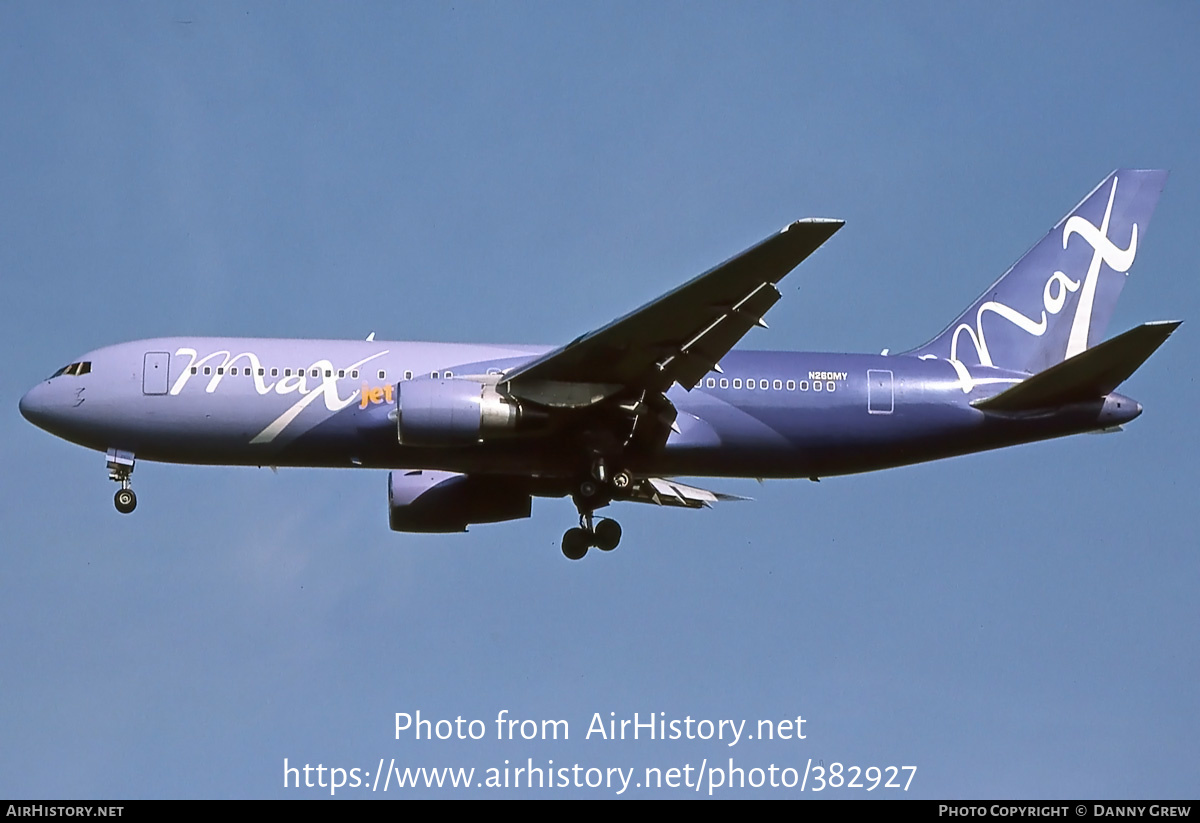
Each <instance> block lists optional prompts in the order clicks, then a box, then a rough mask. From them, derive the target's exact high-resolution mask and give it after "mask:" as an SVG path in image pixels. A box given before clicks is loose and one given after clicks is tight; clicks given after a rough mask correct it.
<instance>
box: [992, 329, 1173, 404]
mask: <svg viewBox="0 0 1200 823" xmlns="http://www.w3.org/2000/svg"><path fill="white" fill-rule="evenodd" d="M1180 322H1181V321H1178V320H1164V321H1158V322H1154V323H1145V324H1143V325H1141V326H1138V327H1137V328H1133V329H1130V330H1129V331H1127V332H1125V333H1124V334H1120V335H1117V336H1116V337H1114V338H1113V339H1112V340H1106V341H1105V342H1103V343H1101V344H1100V345H1098V346H1096V347H1094V348H1090V349H1085V350H1084V351H1082V352H1080V353H1079V354H1077V355H1075V356H1074V357H1071V358H1069V359H1067V360H1064V361H1063V362H1061V363H1058V364H1056V365H1054V366H1051V367H1050V368H1048V369H1046V370H1045V371H1042V372H1038V373H1037V374H1035V375H1034V376H1033V377H1030V378H1028V379H1026V380H1023V381H1021V382H1020V383H1018V384H1017V385H1015V386H1013V387H1012V388H1011V389H1007V390H1005V391H1002V392H1000V393H999V394H997V395H994V396H993V397H989V398H987V399H986V400H979V401H976V402H974V403H972V404H971V405H973V406H974V407H975V408H977V409H980V410H982V411H991V412H1022V411H1030V410H1033V409H1046V408H1053V407H1056V406H1065V405H1068V404H1070V403H1082V402H1086V401H1088V400H1099V399H1101V398H1103V397H1105V396H1107V395H1108V394H1109V393H1111V392H1112V391H1114V390H1115V389H1116V388H1117V386H1119V385H1121V384H1122V383H1123V382H1125V381H1126V380H1127V379H1128V378H1129V376H1130V375H1132V374H1133V373H1134V372H1135V371H1137V370H1138V368H1139V367H1140V366H1141V365H1142V364H1143V363H1145V362H1146V359H1147V358H1149V357H1150V355H1152V354H1154V352H1155V351H1156V350H1157V349H1158V347H1159V346H1161V345H1162V344H1163V343H1164V342H1165V341H1166V339H1167V338H1168V337H1170V336H1171V332H1173V331H1175V329H1177V328H1179V324H1180Z"/></svg>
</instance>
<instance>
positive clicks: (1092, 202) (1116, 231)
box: [908, 169, 1167, 373]
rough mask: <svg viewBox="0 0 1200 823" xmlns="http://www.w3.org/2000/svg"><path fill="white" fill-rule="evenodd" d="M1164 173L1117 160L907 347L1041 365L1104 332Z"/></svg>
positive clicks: (975, 360) (1005, 364) (973, 359)
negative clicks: (956, 312)
mask: <svg viewBox="0 0 1200 823" xmlns="http://www.w3.org/2000/svg"><path fill="white" fill-rule="evenodd" d="M1166 182H1167V173H1166V172H1165V171H1160V170H1136V169H1118V170H1117V171H1114V172H1113V173H1112V174H1110V175H1109V176H1108V177H1106V178H1104V180H1103V181H1102V182H1101V183H1100V185H1098V186H1097V187H1096V188H1095V189H1093V190H1092V192H1091V194H1089V195H1088V196H1087V197H1085V198H1083V201H1082V202H1081V203H1080V204H1079V205H1078V206H1076V207H1075V208H1074V209H1072V210H1071V212H1070V213H1069V214H1068V215H1067V216H1066V217H1064V218H1063V219H1062V220H1060V221H1059V222H1058V224H1057V225H1056V226H1055V227H1054V228H1053V229H1051V230H1050V233H1049V234H1047V235H1046V236H1045V237H1044V238H1042V240H1041V242H1039V243H1038V244H1037V245H1036V246H1034V247H1033V248H1032V249H1030V250H1029V251H1028V252H1026V253H1025V256H1024V257H1022V258H1021V259H1020V260H1018V261H1017V262H1016V263H1014V264H1013V266H1012V268H1010V269H1009V270H1008V271H1006V272H1005V273H1004V274H1003V275H1002V276H1001V277H1000V279H999V280H997V281H996V282H995V283H993V284H992V286H991V288H989V289H988V290H987V291H986V292H984V293H983V294H982V295H980V297H979V299H978V300H976V301H975V303H974V304H972V305H971V307H970V308H968V309H967V310H966V311H965V312H963V313H962V315H961V316H960V317H959V318H958V319H957V320H955V321H954V322H953V323H951V324H950V325H949V326H948V327H946V329H945V330H944V331H943V332H942V333H941V334H939V335H938V336H937V337H935V338H934V339H933V340H931V341H929V342H928V343H926V344H925V345H924V346H921V347H920V348H917V349H914V350H912V351H911V352H908V354H915V355H919V356H929V355H932V356H935V357H941V358H944V359H948V360H958V361H961V362H962V363H964V364H966V365H968V366H972V365H984V366H999V367H1001V368H1006V369H1012V370H1015V371H1025V372H1030V373H1037V372H1040V371H1043V370H1045V369H1047V368H1049V367H1050V366H1053V365H1054V364H1055V363H1061V362H1062V361H1063V360H1065V359H1067V358H1068V357H1073V356H1074V355H1077V354H1079V353H1080V352H1082V351H1084V350H1085V349H1087V348H1088V347H1089V346H1094V345H1096V343H1098V342H1099V341H1100V340H1102V339H1103V337H1104V330H1105V328H1106V327H1107V326H1108V321H1109V319H1110V318H1111V317H1112V312H1113V308H1114V307H1115V306H1116V304H1117V298H1118V297H1119V296H1120V294H1121V288H1122V286H1124V285H1125V277H1126V275H1127V274H1128V272H1129V269H1130V267H1131V266H1132V265H1133V259H1134V257H1135V256H1136V255H1137V250H1138V243H1139V242H1141V240H1142V239H1143V238H1144V236H1145V233H1146V226H1147V225H1148V224H1149V222H1150V215H1151V214H1153V213H1154V206H1155V204H1156V203H1157V202H1158V196H1159V195H1160V194H1162V190H1163V186H1164V185H1166Z"/></svg>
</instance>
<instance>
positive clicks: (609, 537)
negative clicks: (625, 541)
mask: <svg viewBox="0 0 1200 823" xmlns="http://www.w3.org/2000/svg"><path fill="white" fill-rule="evenodd" d="M620 542H621V524H620V523H618V522H617V521H616V520H609V519H608V518H606V517H605V518H601V519H600V521H599V522H597V523H596V524H595V525H593V524H592V512H585V513H582V514H580V515H579V528H577V529H567V533H566V534H564V535H563V539H562V551H563V554H564V555H566V556H567V559H568V560H582V559H583V556H584V555H585V554H587V550H588V549H589V548H591V547H592V546H595V547H596V548H597V549H599V550H600V551H602V552H610V551H612V550H613V549H615V548H616V547H617V544H618V543H620Z"/></svg>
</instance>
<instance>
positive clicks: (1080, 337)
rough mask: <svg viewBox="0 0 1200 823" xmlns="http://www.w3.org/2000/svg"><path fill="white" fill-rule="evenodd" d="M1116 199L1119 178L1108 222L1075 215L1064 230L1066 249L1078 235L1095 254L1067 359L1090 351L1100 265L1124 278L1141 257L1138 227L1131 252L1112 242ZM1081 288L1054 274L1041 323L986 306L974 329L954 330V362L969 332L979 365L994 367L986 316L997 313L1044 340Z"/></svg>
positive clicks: (1006, 308) (1106, 215)
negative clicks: (1069, 297)
mask: <svg viewBox="0 0 1200 823" xmlns="http://www.w3.org/2000/svg"><path fill="white" fill-rule="evenodd" d="M1116 195H1117V178H1115V177H1114V178H1113V182H1112V189H1110V190H1109V193H1108V205H1107V206H1106V207H1105V209H1104V218H1103V219H1102V220H1101V221H1100V225H1099V226H1094V225H1092V224H1091V223H1089V222H1088V221H1087V220H1085V219H1084V218H1082V217H1080V216H1079V215H1071V217H1070V218H1068V219H1067V222H1066V225H1065V226H1063V236H1062V244H1063V248H1064V249H1065V248H1066V247H1067V242H1068V241H1069V240H1070V239H1071V235H1072V234H1078V235H1079V236H1080V237H1082V238H1083V240H1084V242H1086V243H1087V244H1088V245H1090V246H1091V247H1092V249H1093V250H1094V253H1093V254H1092V262H1091V265H1090V266H1088V271H1087V276H1085V277H1084V279H1083V283H1082V287H1083V291H1081V292H1080V294H1079V303H1078V304H1077V305H1076V306H1075V317H1074V319H1073V320H1072V322H1071V334H1070V337H1069V338H1068V340H1067V350H1066V353H1065V354H1064V356H1063V359H1066V358H1068V357H1074V356H1075V355H1077V354H1079V353H1080V352H1081V351H1083V350H1084V349H1086V348H1087V339H1088V331H1089V329H1090V328H1091V324H1092V303H1093V301H1094V300H1095V297H1096V282H1097V280H1098V279H1099V277H1100V264H1101V263H1102V262H1103V263H1107V264H1108V265H1109V267H1110V268H1112V270H1113V271H1116V272H1120V273H1122V274H1124V273H1126V272H1128V271H1129V268H1130V266H1132V265H1133V258H1134V257H1135V256H1136V255H1137V239H1138V227H1137V223H1134V224H1133V230H1132V232H1131V233H1130V236H1129V247H1128V248H1124V249H1122V248H1119V247H1118V246H1117V245H1116V244H1115V243H1113V241H1112V240H1109V239H1108V222H1109V218H1110V217H1111V216H1112V207H1113V199H1114V198H1115V197H1116ZM1080 285H1081V284H1080V281H1078V280H1072V279H1071V278H1070V277H1067V275H1065V274H1063V273H1062V272H1061V271H1056V272H1054V273H1053V274H1051V275H1050V277H1049V278H1047V279H1046V284H1045V286H1044V287H1043V288H1042V305H1043V307H1044V311H1042V319H1041V320H1040V321H1038V320H1034V319H1033V318H1032V317H1026V316H1025V315H1023V314H1021V313H1020V312H1018V311H1017V310H1016V309H1014V308H1013V307H1012V306H1006V305H1005V304H1003V303H999V302H996V301H991V300H989V301H987V302H985V303H982V304H981V305H980V306H979V311H978V312H976V314H975V327H974V328H972V327H971V326H970V325H968V324H966V323H962V324H960V325H959V327H958V328H957V329H955V330H954V337H953V338H951V340H950V360H951V361H957V360H958V359H959V357H958V338H959V335H960V334H961V333H963V332H966V334H967V337H968V338H970V341H971V342H972V343H973V344H974V345H975V353H976V354H977V355H978V357H979V363H980V364H981V365H984V366H991V365H994V364H993V363H992V356H991V354H990V353H989V352H988V347H987V338H986V337H985V336H984V333H983V313H984V312H989V311H990V312H994V313H995V314H998V315H1000V316H1001V317H1003V318H1004V319H1005V320H1007V321H1008V322H1010V323H1012V324H1013V325H1015V326H1017V327H1018V328H1020V329H1022V330H1023V331H1025V332H1028V333H1029V334H1032V335H1034V336H1035V337H1041V336H1042V335H1043V334H1045V333H1046V329H1047V327H1048V326H1049V321H1048V320H1047V313H1049V314H1058V313H1059V312H1060V311H1062V308H1063V305H1065V304H1066V302H1067V292H1072V293H1074V292H1076V291H1079V289H1080Z"/></svg>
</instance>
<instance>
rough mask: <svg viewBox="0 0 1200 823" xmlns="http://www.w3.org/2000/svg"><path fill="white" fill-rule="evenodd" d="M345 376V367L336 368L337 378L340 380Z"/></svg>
mask: <svg viewBox="0 0 1200 823" xmlns="http://www.w3.org/2000/svg"><path fill="white" fill-rule="evenodd" d="M345 376H346V370H345V369H338V380H341V379H342V378H343V377H345Z"/></svg>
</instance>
